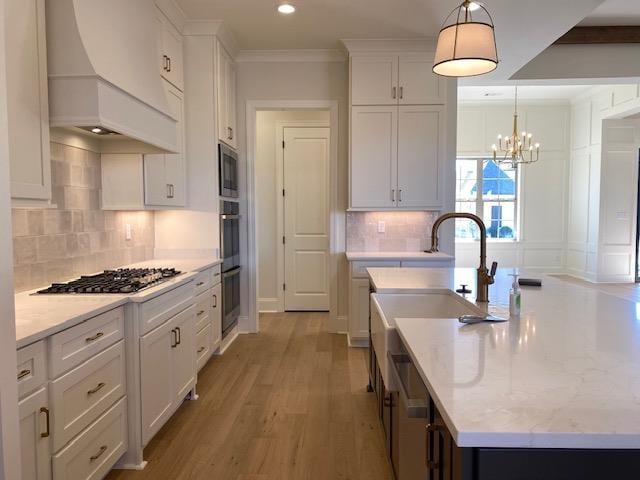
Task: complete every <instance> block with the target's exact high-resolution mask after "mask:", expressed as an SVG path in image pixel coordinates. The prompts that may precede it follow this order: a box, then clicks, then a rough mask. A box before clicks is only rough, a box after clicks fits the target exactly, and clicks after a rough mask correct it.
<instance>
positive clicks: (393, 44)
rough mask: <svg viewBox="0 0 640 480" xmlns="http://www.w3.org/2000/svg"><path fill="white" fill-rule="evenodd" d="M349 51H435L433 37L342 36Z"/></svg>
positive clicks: (434, 39)
mask: <svg viewBox="0 0 640 480" xmlns="http://www.w3.org/2000/svg"><path fill="white" fill-rule="evenodd" d="M340 41H341V42H342V43H343V44H344V46H345V47H346V49H347V50H348V51H349V53H350V54H351V53H358V52H430V53H431V52H435V49H436V38H435V37H419V38H388V39H384V38H363V39H358V38H344V39H341V40H340Z"/></svg>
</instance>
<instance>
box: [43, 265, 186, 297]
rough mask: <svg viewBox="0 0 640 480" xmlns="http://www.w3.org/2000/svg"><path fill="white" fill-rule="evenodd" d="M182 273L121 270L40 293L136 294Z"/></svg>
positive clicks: (84, 277) (151, 269)
mask: <svg viewBox="0 0 640 480" xmlns="http://www.w3.org/2000/svg"><path fill="white" fill-rule="evenodd" d="M180 273H182V272H179V271H177V270H176V269H175V268H119V269H118V270H105V271H104V272H102V273H98V274H96V275H83V276H82V277H80V278H78V279H77V280H73V281H71V282H67V283H53V284H52V285H51V286H50V287H48V288H45V289H44V290H39V291H38V293H48V294H52V293H72V294H73V293H76V294H81V293H84V294H96V293H120V294H126V293H135V292H139V291H140V290H143V289H145V288H149V287H152V286H155V285H158V284H159V283H162V282H165V281H167V280H169V279H170V278H173V277H175V276H176V275H179V274H180Z"/></svg>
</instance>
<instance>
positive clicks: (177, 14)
mask: <svg viewBox="0 0 640 480" xmlns="http://www.w3.org/2000/svg"><path fill="white" fill-rule="evenodd" d="M156 7H158V8H159V9H160V11H161V12H162V13H163V14H164V16H165V17H167V18H168V19H169V21H170V22H171V23H172V24H173V26H174V27H176V29H177V30H178V31H179V32H182V30H183V29H184V24H185V22H186V21H187V14H186V13H184V10H182V8H181V7H180V5H178V4H177V3H176V2H175V0H156Z"/></svg>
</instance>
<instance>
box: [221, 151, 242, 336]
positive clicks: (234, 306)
mask: <svg viewBox="0 0 640 480" xmlns="http://www.w3.org/2000/svg"><path fill="white" fill-rule="evenodd" d="M219 153H220V155H219V161H220V197H221V200H220V256H221V257H222V338H224V337H226V336H227V335H228V334H229V333H230V332H231V330H232V329H233V327H234V326H236V325H237V323H238V317H239V316H240V270H241V267H240V205H239V204H238V201H237V198H238V155H237V153H236V152H234V151H233V150H231V149H230V148H229V147H227V146H226V145H223V144H220V152H219Z"/></svg>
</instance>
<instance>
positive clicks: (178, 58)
mask: <svg viewBox="0 0 640 480" xmlns="http://www.w3.org/2000/svg"><path fill="white" fill-rule="evenodd" d="M156 15H157V21H158V30H159V32H158V44H159V49H160V52H159V55H160V74H161V75H162V77H163V78H164V79H165V80H167V81H168V82H171V83H172V84H173V85H174V86H175V87H176V88H178V89H180V90H181V91H182V90H184V74H183V71H184V66H183V65H184V64H183V53H182V35H180V32H178V30H176V28H175V27H174V26H173V25H172V24H171V22H170V21H169V20H168V19H167V18H166V17H165V16H164V15H163V14H162V12H160V11H159V10H157V13H156Z"/></svg>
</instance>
